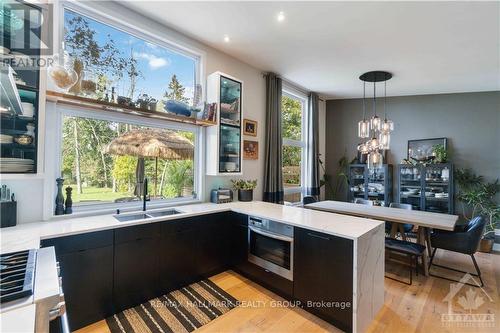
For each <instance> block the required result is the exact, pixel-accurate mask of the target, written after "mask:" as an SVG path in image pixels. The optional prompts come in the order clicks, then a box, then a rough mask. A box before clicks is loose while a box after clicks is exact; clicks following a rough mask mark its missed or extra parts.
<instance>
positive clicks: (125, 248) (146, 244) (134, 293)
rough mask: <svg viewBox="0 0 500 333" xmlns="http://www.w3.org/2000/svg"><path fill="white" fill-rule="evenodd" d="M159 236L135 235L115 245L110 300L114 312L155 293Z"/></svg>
mask: <svg viewBox="0 0 500 333" xmlns="http://www.w3.org/2000/svg"><path fill="white" fill-rule="evenodd" d="M158 245H159V238H156V237H155V238H150V237H145V238H137V239H135V240H131V241H128V242H124V243H116V244H115V259H114V264H115V270H114V291H113V301H114V304H115V308H116V310H117V311H121V310H125V309H128V308H130V307H133V306H136V305H138V304H141V303H143V302H145V301H147V300H149V299H152V298H154V297H156V296H158V293H159V292H160V291H159V290H160V288H159V274H160V272H159V260H160V254H159V252H158Z"/></svg>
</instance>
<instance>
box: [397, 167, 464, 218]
mask: <svg viewBox="0 0 500 333" xmlns="http://www.w3.org/2000/svg"><path fill="white" fill-rule="evenodd" d="M453 197H454V188H453V164H451V163H444V164H428V165H423V164H421V165H411V164H399V165H398V170H397V193H396V201H397V202H399V203H407V204H411V205H412V206H413V209H416V210H425V211H428V212H434V213H446V214H453V211H454V207H453Z"/></svg>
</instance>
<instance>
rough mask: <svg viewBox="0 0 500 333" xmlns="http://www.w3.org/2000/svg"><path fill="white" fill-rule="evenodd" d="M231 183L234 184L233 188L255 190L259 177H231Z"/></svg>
mask: <svg viewBox="0 0 500 333" xmlns="http://www.w3.org/2000/svg"><path fill="white" fill-rule="evenodd" d="M231 183H232V184H233V188H234V189H235V190H253V189H255V188H256V187H257V179H254V180H245V179H231Z"/></svg>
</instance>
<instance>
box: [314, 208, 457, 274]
mask: <svg viewBox="0 0 500 333" xmlns="http://www.w3.org/2000/svg"><path fill="white" fill-rule="evenodd" d="M304 207H305V208H309V209H315V210H321V211H325V212H331V213H337V214H344V215H352V216H357V217H366V218H370V219H375V220H380V221H386V222H392V227H391V231H390V236H391V237H392V238H395V237H396V234H397V231H398V225H402V224H413V225H414V226H415V227H416V228H417V243H419V244H422V245H424V246H426V248H427V252H424V255H423V256H422V266H423V270H424V274H425V275H426V276H429V267H428V262H429V257H430V256H431V253H432V248H431V241H430V232H431V229H439V230H447V231H453V230H454V229H455V225H456V224H457V222H458V215H451V214H442V213H433V212H426V211H420V210H406V209H399V208H391V207H383V206H369V205H362V204H356V203H351V202H343V201H333V200H326V201H319V202H315V203H311V204H307V205H304ZM403 237H404V235H403Z"/></svg>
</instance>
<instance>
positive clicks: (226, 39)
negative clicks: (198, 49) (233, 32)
mask: <svg viewBox="0 0 500 333" xmlns="http://www.w3.org/2000/svg"><path fill="white" fill-rule="evenodd" d="M224 41H225V42H226V43H229V42H230V41H231V40H230V39H229V36H228V35H224Z"/></svg>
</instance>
